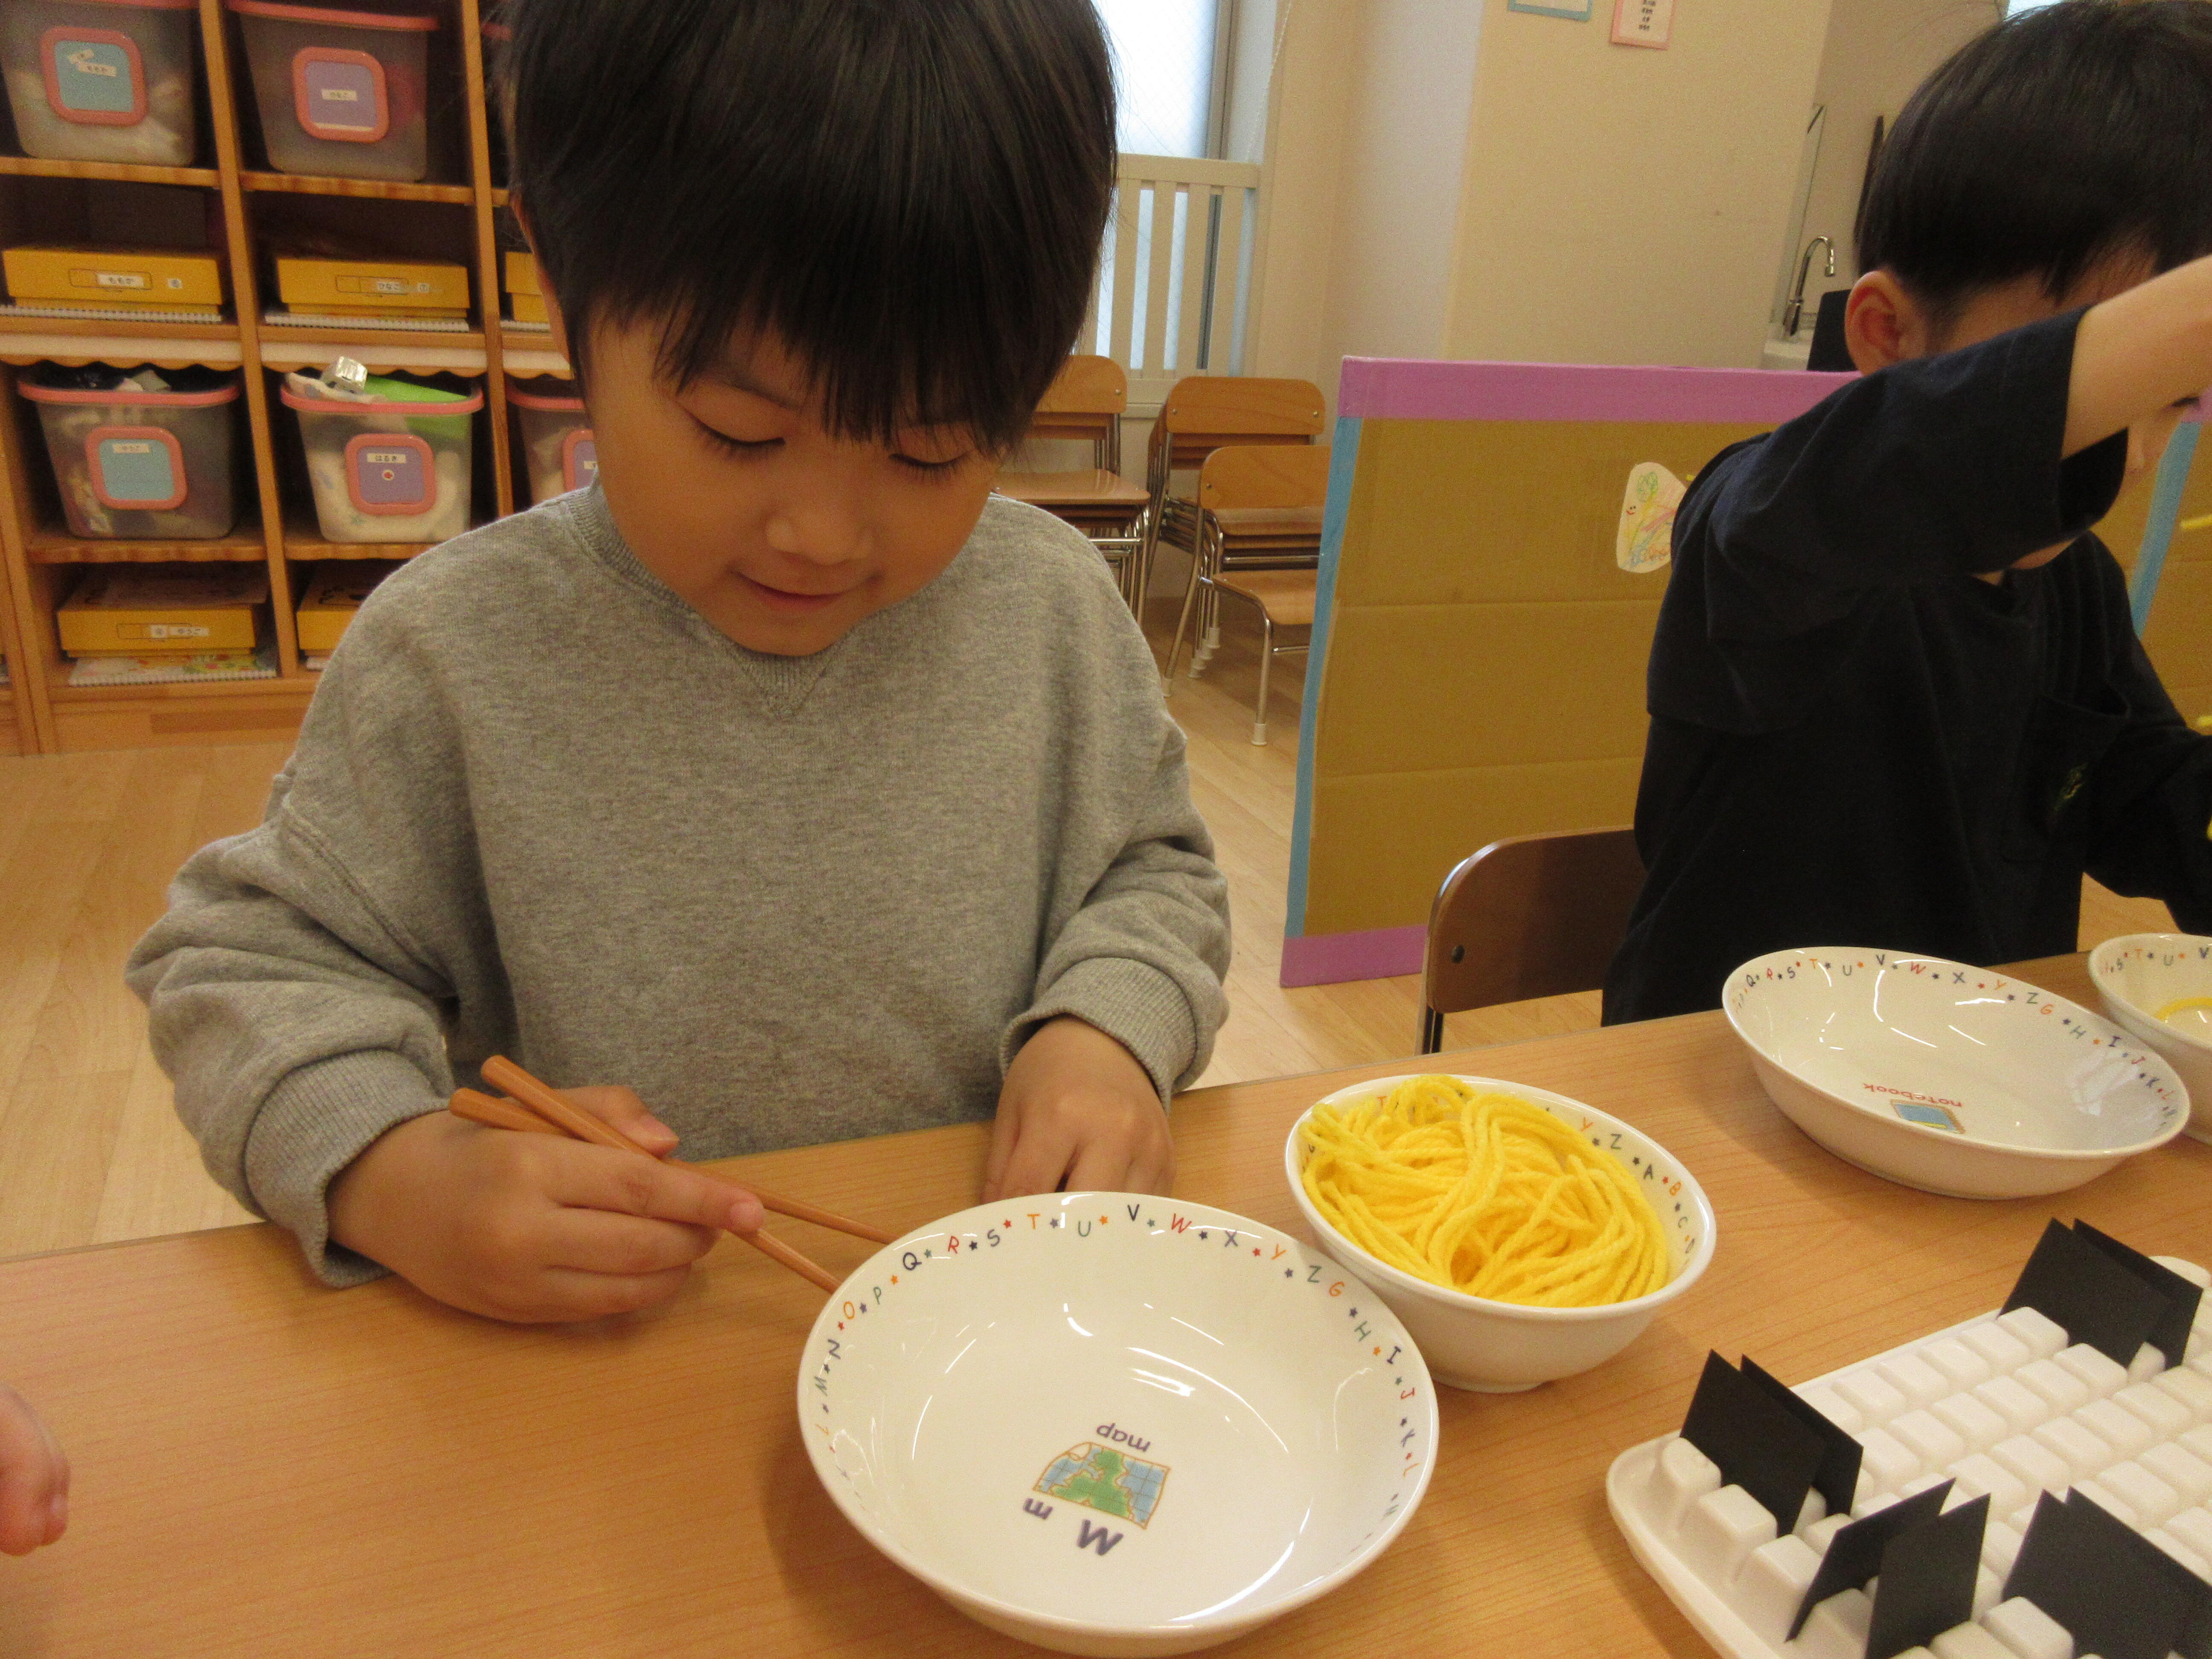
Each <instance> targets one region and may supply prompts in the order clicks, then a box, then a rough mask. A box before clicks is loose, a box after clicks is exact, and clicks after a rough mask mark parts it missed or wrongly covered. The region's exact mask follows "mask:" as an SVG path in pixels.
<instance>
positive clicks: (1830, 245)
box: [1782, 236, 1836, 340]
mask: <svg viewBox="0 0 2212 1659" xmlns="http://www.w3.org/2000/svg"><path fill="white" fill-rule="evenodd" d="M1816 247H1824V248H1826V249H1827V250H1828V273H1827V274H1828V275H1829V276H1834V275H1835V274H1836V243H1835V239H1834V238H1833V237H1832V236H1815V237H1814V239H1813V240H1811V241H1809V242H1808V243H1806V244H1805V257H1804V258H1802V259H1800V260H1799V261H1798V262H1797V286H1796V289H1793V290H1792V291H1791V293H1790V308H1789V310H1787V311H1785V312H1784V313H1782V332H1783V333H1784V335H1785V336H1786V337H1789V338H1790V339H1793V340H1794V339H1796V337H1797V325H1798V324H1800V323H1802V322H1803V321H1804V320H1805V284H1806V283H1807V282H1808V280H1810V278H1811V276H1812V275H1813V250H1814V248H1816Z"/></svg>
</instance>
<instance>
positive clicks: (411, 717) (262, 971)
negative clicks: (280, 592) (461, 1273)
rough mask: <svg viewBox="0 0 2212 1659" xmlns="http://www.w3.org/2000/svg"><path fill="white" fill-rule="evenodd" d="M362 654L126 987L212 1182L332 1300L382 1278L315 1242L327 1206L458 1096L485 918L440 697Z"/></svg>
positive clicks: (193, 865) (187, 873) (155, 934)
mask: <svg viewBox="0 0 2212 1659" xmlns="http://www.w3.org/2000/svg"><path fill="white" fill-rule="evenodd" d="M364 620H365V621H366V620H367V617H364ZM361 626H362V624H361V623H356V628H360V627H361ZM364 631H365V632H368V633H374V632H375V631H376V629H375V628H374V623H371V624H370V626H369V627H368V629H365V630H364ZM348 643H349V644H352V643H354V641H350V640H349V641H348ZM369 643H371V641H368V640H366V639H364V640H363V641H361V642H360V645H358V646H356V649H355V650H353V651H350V652H349V651H345V650H343V649H341V651H340V652H339V653H338V654H337V658H336V659H334V660H333V661H332V663H331V666H330V668H329V669H328V670H326V671H325V672H326V674H327V675H328V678H326V679H325V681H324V682H323V684H321V685H320V686H319V687H318V688H317V692H316V696H315V699H314V702H313V705H312V707H311V708H310V709H309V713H308V716H307V723H306V725H305V726H304V728H303V729H302V731H301V738H300V745H299V748H298V750H296V751H295V755H294V757H293V760H292V762H291V763H290V764H289V765H288V766H287V767H286V769H285V770H284V772H283V774H282V775H279V777H278V778H277V780H276V785H275V787H274V788H273V789H272V791H271V793H270V804H269V810H268V812H267V815H266V817H264V821H263V823H261V825H260V826H259V827H258V828H257V829H252V830H251V831H249V832H248V833H246V834H245V835H242V836H233V837H231V838H230V839H228V840H226V841H219V842H215V843H213V844H212V845H210V846H209V847H206V848H202V849H201V850H200V851H199V852H198V853H197V854H194V855H193V857H192V858H191V860H190V861H189V862H187V863H186V864H185V867H184V869H183V871H182V872H180V873H179V876H178V878H177V879H176V882H175V883H174V884H173V886H172V888H171V890H170V895H169V910H168V913H167V915H165V916H163V918H162V919H161V921H159V922H158V923H156V924H155V927H154V928H153V929H152V931H150V932H149V933H148V934H147V935H146V937H145V938H144V939H142V940H140V942H139V944H138V945H137V949H136V950H135V951H132V953H131V961H130V963H129V965H128V968H127V969H126V977H127V978H128V980H129V981H130V984H131V988H132V989H133V990H135V991H136V992H137V994H139V995H140V996H141V997H143V999H144V1000H145V1001H146V1004H147V1006H148V1010H149V1025H150V1030H151V1035H152V1040H153V1047H154V1053H155V1058H156V1059H157V1060H160V1062H161V1066H162V1067H163V1068H164V1069H165V1070H166V1071H167V1073H169V1075H170V1077H171V1078H172V1079H173V1081H174V1084H175V1088H176V1102H177V1109H178V1113H179V1115H180V1116H181V1117H182V1118H183V1120H184V1121H185V1126H186V1127H188V1128H189V1129H190V1130H191V1133H193V1135H194V1136H195V1137H196V1138H197V1140H198V1141H199V1143H200V1149H201V1155H202V1157H203V1158H204V1160H205V1162H206V1164H207V1167H208V1170H209V1171H210V1174H212V1175H213V1176H215V1178H216V1180H217V1181H218V1182H221V1183H222V1185H223V1186H224V1187H225V1188H228V1189H229V1191H230V1192H232V1193H233V1194H235V1195H236V1196H237V1197H238V1199H239V1200H240V1201H241V1202H242V1203H244V1204H246V1205H247V1206H249V1207H251V1208H252V1209H253V1210H254V1211H256V1212H258V1213H259V1214H261V1215H264V1216H266V1217H267V1218H270V1220H272V1221H276V1222H278V1223H280V1224H281V1225H283V1226H285V1227H287V1228H289V1230H290V1231H292V1232H293V1233H295V1235H297V1236H298V1237H299V1239H300V1242H301V1246H302V1247H303V1249H305V1250H306V1252H307V1260H308V1262H309V1263H310V1265H311V1266H312V1267H313V1268H314V1270H315V1272H316V1273H318V1274H319V1275H320V1276H321V1278H322V1279H324V1280H325V1282H326V1283H328V1284H331V1285H348V1284H354V1283H357V1282H359V1281H361V1280H362V1279H368V1278H371V1277H374V1275H375V1274H376V1273H379V1272H380V1269H379V1268H378V1267H376V1265H375V1264H374V1263H373V1262H370V1261H368V1260H367V1259H365V1258H364V1257H362V1256H360V1255H356V1254H354V1253H353V1252H352V1251H349V1250H347V1249H343V1247H341V1246H337V1245H333V1244H332V1243H331V1242H330V1239H329V1236H328V1218H327V1215H326V1213H325V1209H324V1193H325V1188H327V1187H328V1186H329V1184H330V1182H331V1178H332V1177H333V1176H336V1175H337V1173H338V1171H340V1170H343V1168H344V1167H345V1166H346V1165H347V1164H349V1163H351V1162H352V1161H353V1159H354V1158H356V1156H358V1155H359V1154H360V1152H362V1149H363V1148H365V1147H366V1146H368V1144H369V1143H370V1142H371V1141H373V1140H374V1139H376V1138H377V1137H378V1136H379V1135H380V1134H382V1133H384V1132H385V1131H386V1129H389V1128H391V1127H393V1126H394V1125H396V1124H398V1123H400V1122H403V1121H405V1120H407V1119H409V1118H410V1117H414V1116H417V1115H421V1114H422V1113H426V1112H430V1111H435V1110H436V1109H439V1108H440V1107H441V1105H442V1104H443V1103H444V1102H445V1099H446V1098H447V1096H448V1095H449V1094H450V1092H451V1091H452V1089H453V1076H452V1073H451V1071H450V1069H449V1067H448V1066H447V1058H446V1047H445V1029H446V1024H447V1018H446V1016H447V1011H448V1010H450V1008H451V1007H452V1006H453V1000H454V997H455V984H454V980H455V977H456V975H455V973H454V971H453V968H454V958H455V957H456V956H457V955H466V954H468V951H467V940H466V935H467V933H469V932H470V931H471V927H470V923H469V922H468V921H467V918H468V917H469V916H471V915H472V914H477V913H480V912H481V910H482V908H483V906H482V900H481V898H480V897H479V896H475V895H473V894H470V893H468V892H466V891H465V888H466V886H467V872H468V870H469V868H470V867H471V866H470V861H469V860H468V858H467V856H466V854H465V852H464V851H463V850H462V848H461V845H460V843H461V842H462V841H463V840H464V836H463V834H462V826H460V825H459V824H457V823H455V818H456V813H455V811H454V809H453V805H452V803H451V802H450V801H447V800H443V799H438V796H439V795H440V793H441V791H443V790H445V789H447V788H448V787H450V781H452V780H453V779H455V778H456V777H458V775H459V773H458V770H457V768H456V766H455V765H454V763H453V757H451V755H450V753H447V754H441V753H440V752H439V751H440V750H450V748H451V744H450V743H449V741H448V740H447V737H446V735H445V733H446V732H447V722H446V721H445V720H442V719H441V714H440V711H439V708H438V707H437V704H438V699H437V697H436V696H435V692H434V691H432V690H430V689H429V687H428V686H427V685H426V684H425V683H424V680H423V678H422V677H421V676H420V675H419V674H416V673H414V672H412V671H411V670H412V667H413V665H410V664H409V663H408V662H407V661H406V660H405V659H404V653H401V654H400V657H399V659H398V660H397V661H394V660H393V659H392V658H390V657H388V656H380V653H377V652H375V651H372V650H364V649H362V648H361V647H362V646H367V645H368V644H369ZM403 733H404V738H402V734H403ZM334 842H342V843H343V845H334V844H333V843H334ZM376 848H380V849H382V851H381V854H380V855H377V854H373V853H370V852H368V850H367V849H376ZM457 939H458V940H459V948H458V949H457V943H456V941H457Z"/></svg>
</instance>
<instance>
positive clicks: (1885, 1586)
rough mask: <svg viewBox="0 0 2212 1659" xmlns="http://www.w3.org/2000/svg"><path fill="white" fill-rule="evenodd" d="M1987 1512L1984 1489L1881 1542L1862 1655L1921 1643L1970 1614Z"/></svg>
mask: <svg viewBox="0 0 2212 1659" xmlns="http://www.w3.org/2000/svg"><path fill="white" fill-rule="evenodd" d="M1989 1518H1990V1500H1989V1498H1988V1496H1987V1494H1984V1495H1983V1496H1982V1497H1979V1498H1975V1499H1974V1500H1973V1501H1972V1503H1970V1504H1960V1505H1959V1507H1958V1508H1957V1509H1955V1510H1945V1511H1944V1512H1943V1513H1942V1514H1941V1515H1939V1516H1936V1518H1935V1519H1934V1520H1933V1521H1930V1522H1928V1523H1927V1524H1926V1525H1925V1526H1921V1527H1915V1528H1913V1529H1912V1530H1911V1531H1910V1532H1905V1533H1899V1534H1898V1535H1897V1536H1896V1537H1894V1538H1892V1539H1891V1540H1890V1541H1889V1542H1888V1543H1887V1544H1886V1545H1884V1546H1883V1547H1882V1552H1881V1577H1880V1578H1879V1579H1878V1580H1877V1581H1876V1583H1875V1587H1874V1622H1873V1624H1872V1625H1871V1626H1869V1628H1868V1631H1867V1650H1866V1659H1891V1656H1893V1655H1894V1654H1899V1653H1902V1652H1904V1651H1905V1650H1906V1649H1907V1648H1917V1647H1925V1646H1927V1645H1928V1644H1929V1643H1931V1642H1933V1641H1934V1640H1935V1639H1936V1638H1937V1637H1939V1636H1941V1635H1942V1633H1943V1632H1945V1631H1947V1630H1949V1629H1950V1628H1951V1627H1952V1626H1954V1625H1963V1624H1966V1623H1967V1622H1968V1621H1969V1620H1972V1618H1973V1616H1974V1580H1975V1577H1976V1576H1977V1575H1978V1574H1979V1573H1980V1571H1981V1570H1982V1530H1983V1528H1984V1527H1985V1526H1986V1525H1987V1524H1988V1523H1989Z"/></svg>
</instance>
